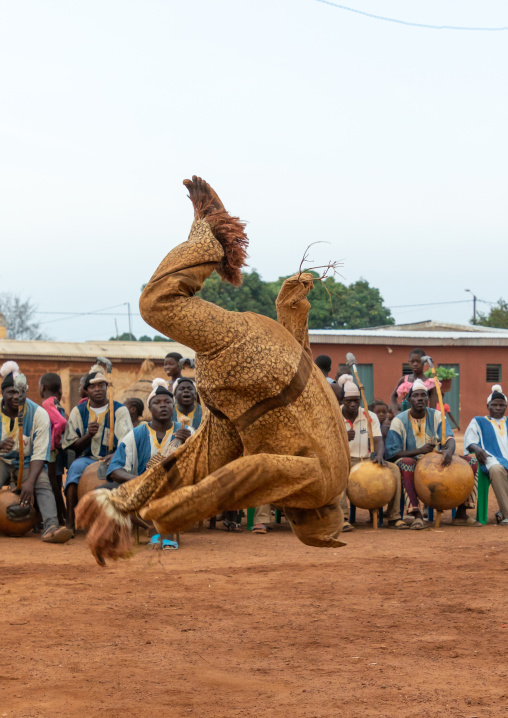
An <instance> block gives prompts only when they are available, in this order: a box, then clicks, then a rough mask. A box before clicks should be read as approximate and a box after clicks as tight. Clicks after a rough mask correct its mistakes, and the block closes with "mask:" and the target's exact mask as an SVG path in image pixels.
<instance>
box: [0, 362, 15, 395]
mask: <svg viewBox="0 0 508 718" xmlns="http://www.w3.org/2000/svg"><path fill="white" fill-rule="evenodd" d="M18 374H19V366H18V365H17V364H16V362H15V361H6V362H5V364H2V367H1V368H0V376H1V377H2V379H3V381H2V385H1V389H2V390H3V389H7V387H9V386H14V379H15V378H16V377H17V376H18Z"/></svg>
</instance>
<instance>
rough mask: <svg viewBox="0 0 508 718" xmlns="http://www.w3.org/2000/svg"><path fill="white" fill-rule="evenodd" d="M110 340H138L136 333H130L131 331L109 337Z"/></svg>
mask: <svg viewBox="0 0 508 718" xmlns="http://www.w3.org/2000/svg"><path fill="white" fill-rule="evenodd" d="M109 341H110V342H117V341H118V342H135V341H137V339H136V337H135V336H134V334H129V332H124V333H123V334H120V336H119V337H109Z"/></svg>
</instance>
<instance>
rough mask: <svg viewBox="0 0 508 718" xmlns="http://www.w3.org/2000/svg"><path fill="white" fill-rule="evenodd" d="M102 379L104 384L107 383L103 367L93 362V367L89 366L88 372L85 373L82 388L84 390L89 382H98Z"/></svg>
mask: <svg viewBox="0 0 508 718" xmlns="http://www.w3.org/2000/svg"><path fill="white" fill-rule="evenodd" d="M102 381H103V382H105V383H106V384H108V383H109V382H108V379H107V377H106V374H105V372H104V367H103V366H101V365H100V364H94V365H93V367H91V368H90V371H89V373H88V374H87V375H86V378H85V382H84V384H83V388H84V389H85V390H86V389H88V387H89V386H90V384H100V383H101V382H102Z"/></svg>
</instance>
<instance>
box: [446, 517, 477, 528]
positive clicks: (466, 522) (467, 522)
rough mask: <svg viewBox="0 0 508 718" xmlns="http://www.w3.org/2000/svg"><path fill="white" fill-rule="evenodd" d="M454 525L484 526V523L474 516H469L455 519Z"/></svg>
mask: <svg viewBox="0 0 508 718" xmlns="http://www.w3.org/2000/svg"><path fill="white" fill-rule="evenodd" d="M452 526H482V524H481V523H480V522H479V521H477V520H476V519H474V518H473V517H472V516H468V517H467V519H453V521H452Z"/></svg>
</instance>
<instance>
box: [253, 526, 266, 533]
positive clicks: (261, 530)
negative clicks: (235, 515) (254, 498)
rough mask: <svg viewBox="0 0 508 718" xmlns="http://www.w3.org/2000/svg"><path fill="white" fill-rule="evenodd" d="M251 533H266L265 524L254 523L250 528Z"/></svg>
mask: <svg viewBox="0 0 508 718" xmlns="http://www.w3.org/2000/svg"><path fill="white" fill-rule="evenodd" d="M251 531H252V533H253V534H266V533H268V532H267V530H266V526H265V525H264V524H256V525H255V526H253V527H252V529H251Z"/></svg>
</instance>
